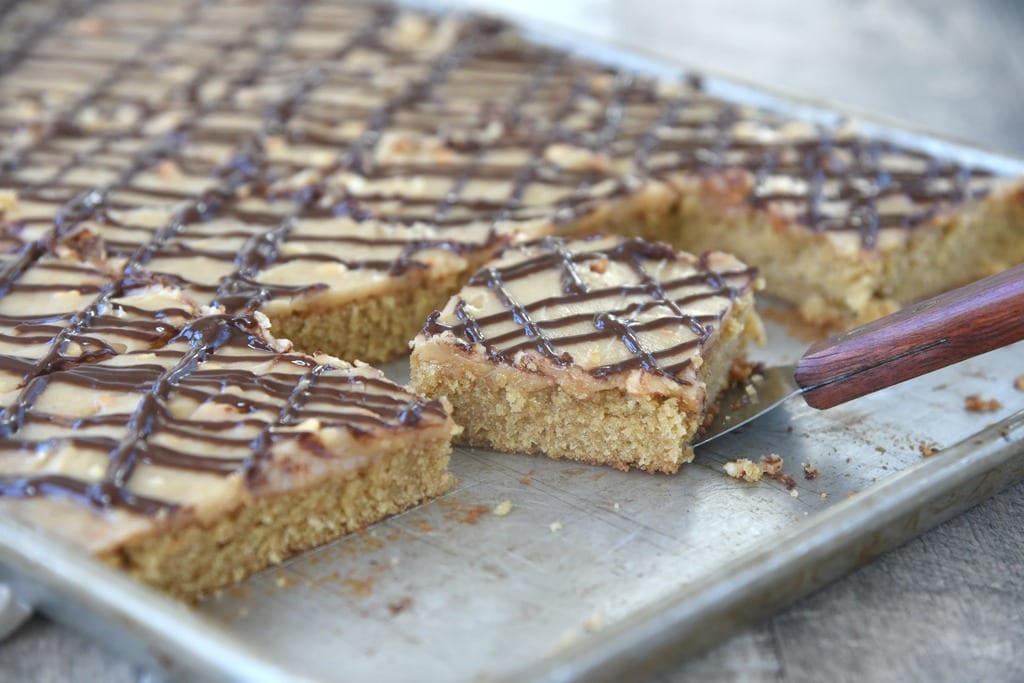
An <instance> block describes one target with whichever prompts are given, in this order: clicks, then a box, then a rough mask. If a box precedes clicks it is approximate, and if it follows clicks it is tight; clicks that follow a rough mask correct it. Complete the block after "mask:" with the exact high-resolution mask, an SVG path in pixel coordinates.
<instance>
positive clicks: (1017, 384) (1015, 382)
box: [1013, 375, 1024, 391]
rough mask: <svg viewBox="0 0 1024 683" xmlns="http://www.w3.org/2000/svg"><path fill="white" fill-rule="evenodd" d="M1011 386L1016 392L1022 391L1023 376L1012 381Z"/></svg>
mask: <svg viewBox="0 0 1024 683" xmlns="http://www.w3.org/2000/svg"><path fill="white" fill-rule="evenodd" d="M1013 386H1014V388H1015V389H1016V390H1017V391H1024V375H1020V376H1019V377H1017V379H1015V380H1013Z"/></svg>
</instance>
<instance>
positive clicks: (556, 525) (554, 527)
mask: <svg viewBox="0 0 1024 683" xmlns="http://www.w3.org/2000/svg"><path fill="white" fill-rule="evenodd" d="M548 528H549V529H551V533H553V534H557V533H558V532H559V531H561V530H562V523H561V522H551V524H549V525H548Z"/></svg>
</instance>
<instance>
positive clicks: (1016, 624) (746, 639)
mask: <svg viewBox="0 0 1024 683" xmlns="http://www.w3.org/2000/svg"><path fill="white" fill-rule="evenodd" d="M474 4H475V5H477V6H481V7H485V8H492V9H496V10H502V11H512V12H514V13H518V14H521V15H524V16H530V17H535V18H545V19H547V20H549V21H551V22H554V23H558V24H562V25H566V26H571V27H574V28H575V29H577V30H581V31H584V32H587V33H591V34H594V35H597V36H600V37H603V38H607V39H610V40H615V41H617V42H620V43H624V44H627V45H629V44H632V45H639V46H643V47H644V48H645V49H647V50H651V51H654V52H657V53H660V54H661V55H664V56H670V57H673V58H675V59H677V60H678V61H679V62H680V63H682V64H686V65H690V66H693V67H695V68H697V69H701V70H705V71H711V72H714V73H717V74H720V75H725V76H730V77H738V78H741V79H743V80H746V81H749V82H752V83H758V84H763V85H767V86H770V87H772V88H775V89H779V90H782V91H788V92H792V93H799V94H802V95H806V96H809V97H812V98H817V99H822V100H826V101H829V102H834V103H837V104H839V105H842V106H845V107H851V108H854V109H859V110H863V111H868V112H875V113H880V114H885V115H888V116H893V117H896V118H898V119H901V120H903V121H906V122H908V123H909V124H911V125H913V126H914V127H916V128H923V129H925V130H931V131H934V132H937V133H940V134H944V135H948V136H952V137H955V138H959V139H962V140H965V141H968V142H972V143H975V144H978V145H981V146H984V147H988V148H992V149H995V150H999V151H1003V152H1008V153H1014V154H1017V155H1021V156H1024V127H1022V126H1021V125H1020V116H1021V114H1020V112H1021V111H1022V110H1024V3H1020V2H1018V1H1017V0H984V1H976V2H972V3H967V2H962V3H941V4H940V3H939V2H935V1H932V2H928V1H927V0H904V1H903V2H900V3H894V2H884V1H883V0H827V1H824V0H822V1H818V2H810V1H808V0H772V1H762V2H757V1H755V0H560V1H559V2H554V1H552V0H520V1H519V2H514V1H513V0H481V1H480V2H476V3H474ZM509 8H514V10H510V9H509ZM1022 372H1024V359H1021V363H1020V367H1016V368H1009V369H1008V374H1012V373H1015V374H1020V373H1022ZM1021 404H1022V405H1024V394H1022V398H1021ZM1021 519H1024V484H1019V485H1017V486H1015V487H1012V488H1010V489H1009V490H1007V491H1005V492H1003V493H1002V494H1000V495H998V496H996V497H995V498H993V499H992V500H990V501H988V502H986V503H984V504H983V505H980V506H978V507H976V508H974V509H973V510H971V511H969V512H967V513H965V514H963V515H961V516H960V517H958V518H956V519H954V520H952V521H950V522H948V523H946V524H944V525H942V526H940V527H938V528H937V529H935V530H933V531H931V532H929V533H927V534H925V535H924V536H922V537H920V538H918V539H916V540H914V541H912V542H910V543H908V544H906V545H905V546H903V547H901V548H899V549H897V550H895V551H893V552H891V553H888V554H887V555H885V556H884V557H882V558H881V559H879V560H878V561H876V562H875V563H873V564H872V565H870V566H868V567H866V568H864V569H862V570H860V571H858V572H856V573H854V574H852V575H850V576H848V577H846V578H845V579H843V580H841V581H839V582H837V583H835V584H834V585H832V586H830V587H828V588H826V589H824V590H821V591H819V592H818V593H816V594H814V595H812V596H810V597H808V598H806V599H804V600H802V601H800V602H798V603H797V604H795V605H794V606H792V607H790V608H789V609H787V610H786V611H784V612H782V613H780V614H778V615H776V616H775V617H774V618H772V619H770V620H769V621H767V622H766V623H763V624H761V625H759V626H757V627H755V628H752V629H749V630H747V631H745V632H742V633H740V634H738V635H736V636H735V637H733V638H731V639H730V640H728V641H726V642H724V643H722V644H721V645H720V646H718V647H717V648H715V649H714V650H711V651H710V652H707V653H706V654H704V655H702V656H700V657H698V658H696V659H693V660H690V661H688V662H685V663H683V664H681V665H680V666H679V667H678V668H677V669H676V670H674V671H673V672H671V673H669V674H667V675H665V676H664V677H663V680H665V681H683V680H696V679H700V680H713V681H719V680H727V681H728V680H735V681H805V680H858V681H904V680H927V681H973V680H978V681H980V680H985V681H1019V680H1024V657H1022V656H1021V655H1022V653H1024V527H1022V526H1021V524H1020V520H1021ZM137 677H138V674H137V672H136V671H134V670H133V668H132V667H130V666H129V665H127V664H125V663H123V662H122V661H120V660H118V659H117V658H116V657H114V656H112V655H110V654H108V653H106V652H105V651H104V650H102V649H101V648H99V647H97V646H95V645H93V644H91V643H90V642H89V641H88V639H86V638H84V637H82V636H79V635H78V634H76V633H72V632H70V631H68V630H66V629H64V628H63V627H60V626H57V625H54V624H52V623H50V622H48V621H46V620H44V619H34V620H33V621H31V622H29V623H28V624H27V625H26V626H25V627H24V628H23V629H22V630H21V631H20V632H19V633H18V634H16V635H15V636H14V637H13V638H11V639H10V640H9V641H7V642H5V643H3V644H2V645H0V683H8V682H9V681H10V682H14V681H19V682H20V681H106V682H110V683H114V682H116V681H133V680H135V679H136V678H137Z"/></svg>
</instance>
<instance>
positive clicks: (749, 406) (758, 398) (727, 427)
mask: <svg viewBox="0 0 1024 683" xmlns="http://www.w3.org/2000/svg"><path fill="white" fill-rule="evenodd" d="M795 374H796V366H795V365H779V366H776V367H773V368H766V369H764V370H760V371H758V372H756V373H754V374H753V375H751V377H750V379H749V380H747V381H745V382H738V383H736V384H733V385H732V386H730V387H728V388H727V389H726V390H725V391H723V392H722V393H721V394H720V398H719V399H718V413H717V414H716V415H715V417H714V419H713V420H712V421H711V422H710V423H709V424H708V425H707V426H706V427H705V428H704V431H703V432H701V434H700V436H698V437H697V439H696V440H694V442H693V445H694V446H699V445H700V444H703V443H707V442H708V441H711V440H712V439H715V438H717V437H719V436H721V435H722V434H725V433H726V432H731V431H732V430H734V429H736V428H737V427H739V426H741V425H745V424H746V423H748V422H750V421H751V420H753V419H754V418H756V417H758V416H760V415H762V414H764V413H766V412H768V411H769V410H771V409H772V408H774V407H775V406H777V405H779V404H780V403H782V402H783V401H785V400H786V399H789V398H792V397H793V396H796V395H797V394H799V393H800V387H799V386H798V385H797V383H796V377H795Z"/></svg>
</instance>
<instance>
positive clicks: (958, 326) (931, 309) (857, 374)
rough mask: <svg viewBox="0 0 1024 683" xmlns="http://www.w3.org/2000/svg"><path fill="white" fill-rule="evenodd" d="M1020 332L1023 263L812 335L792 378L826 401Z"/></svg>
mask: <svg viewBox="0 0 1024 683" xmlns="http://www.w3.org/2000/svg"><path fill="white" fill-rule="evenodd" d="M1021 339H1024V264H1021V265H1019V266H1015V267H1013V268H1010V269H1009V270H1006V271H1004V272H1002V273H999V274H998V275H993V276H992V277H988V278H985V279H984V280H979V281H978V282H974V283H972V284H969V285H967V286H966V287H961V288H960V289H954V290H953V291H951V292H946V293H945V294H940V295H939V296H936V297H933V298H931V299H928V300H926V301H921V302H920V303H917V304H913V305H912V306H908V307H907V308H904V309H903V310H901V311H898V312H896V313H894V314H892V315H890V316H887V317H885V318H881V319H880V320H876V321H875V322H872V323H868V324H867V325H864V326H863V327H858V328H856V329H853V330H850V331H849V332H846V333H845V334H841V335H839V336H838V337H836V338H834V339H831V340H828V341H824V342H818V343H816V344H814V345H813V346H811V348H810V349H808V351H807V353H805V354H804V356H803V358H801V359H800V362H799V363H798V364H797V369H796V381H797V384H799V385H800V386H801V387H803V388H804V398H805V399H806V400H807V403H809V404H810V405H812V406H814V407H815V408H831V407H832V406H835V405H839V404H840V403H845V402H846V401H850V400H853V399H855V398H857V397H858V396H863V395H864V394H870V393H871V392H873V391H878V390H879V389H884V388H885V387H890V386H892V385H894V384H898V383H900V382H903V381H905V380H908V379H911V378H912V377H917V376H918V375H923V374H925V373H928V372H931V371H933V370H938V369H939V368H943V367H945V366H947V365H952V364H953V363H956V362H957V361H961V360H964V359H966V358H971V357H973V356H977V355H979V354H982V353H985V352H986V351H991V350H993V349H998V348H999V347H1002V346H1006V345H1008V344H1012V343H1014V342H1016V341H1020V340H1021Z"/></svg>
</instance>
